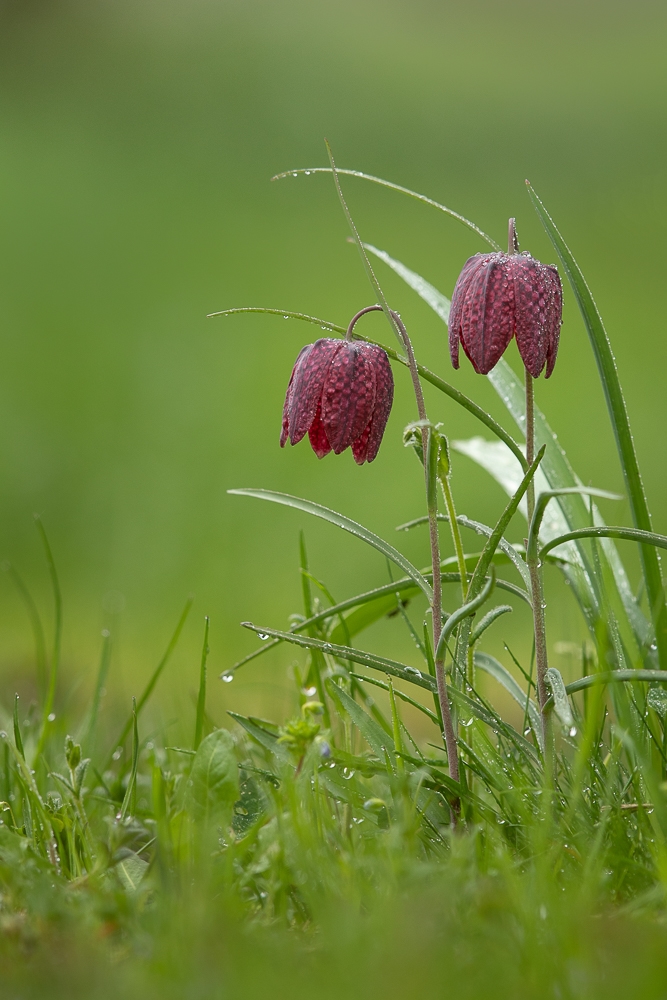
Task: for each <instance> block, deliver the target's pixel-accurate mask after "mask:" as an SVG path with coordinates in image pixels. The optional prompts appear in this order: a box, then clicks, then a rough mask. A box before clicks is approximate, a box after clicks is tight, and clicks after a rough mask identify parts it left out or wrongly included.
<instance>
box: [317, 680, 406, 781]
mask: <svg viewBox="0 0 667 1000" xmlns="http://www.w3.org/2000/svg"><path fill="white" fill-rule="evenodd" d="M327 687H328V689H329V693H330V694H331V696H332V697H333V698H334V699H336V700H338V701H339V702H340V704H341V705H342V706H343V708H344V709H345V711H346V712H347V714H348V715H349V716H350V718H351V719H352V722H353V723H354V724H355V726H356V727H357V729H358V730H359V732H360V733H361V735H362V736H363V738H364V739H365V740H366V742H367V743H368V745H369V747H370V748H371V750H372V751H373V753H374V754H375V756H376V757H378V758H379V759H380V760H384V759H385V754H390V759H391V760H392V761H393V759H394V756H395V753H396V746H395V744H394V740H393V739H392V737H391V736H390V735H389V733H386V732H385V731H384V729H382V728H381V727H380V726H378V724H377V722H376V721H375V720H374V719H371V717H370V715H367V714H366V712H364V710H363V708H362V707H361V705H358V704H357V702H356V701H355V700H354V698H350V696H349V694H348V693H347V691H345V690H344V689H343V688H342V687H339V686H338V685H336V684H334V683H333V681H329V683H328V685H327Z"/></svg>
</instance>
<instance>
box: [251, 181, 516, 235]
mask: <svg viewBox="0 0 667 1000" xmlns="http://www.w3.org/2000/svg"><path fill="white" fill-rule="evenodd" d="M336 172H337V173H338V174H343V175H345V176H347V177H358V178H360V179H361V180H364V181H371V182H372V183H373V184H380V185H381V186H382V187H386V188H389V189H390V190H392V191H398V192H399V193H400V194H407V195H408V196H409V197H410V198H415V199H416V200H417V201H421V202H423V203H424V204H425V205H430V206H431V208H437V209H438V211H439V212H444V213H445V215H450V216H451V217H452V218H453V219H456V221H457V222H460V223H461V224H462V225H464V226H467V228H468V229H472V231H473V232H474V233H477V235H478V236H481V238H482V239H483V240H484V241H485V242H486V243H488V244H489V246H491V247H493V249H494V250H500V249H501V248H500V247H499V246H498V244H497V243H496V241H495V240H492V239H491V237H490V236H487V235H486V233H485V232H483V231H482V230H481V229H480V228H479V226H476V225H475V223H474V222H471V221H470V220H469V219H466V218H465V216H463V215H459V213H458V212H455V211H453V209H451V208H447V206H446V205H441V204H440V203H439V202H437V201H434V200H433V199H432V198H428V197H427V196H426V195H425V194H418V193H417V192H416V191H411V190H410V189H409V188H406V187H403V186H402V185H401V184H394V183H393V182H392V181H385V180H383V178H382V177H374V176H373V175H372V174H365V173H363V172H362V171H361V170H346V169H343V168H338V167H337V168H336ZM330 173H332V170H331V168H330V167H301V168H299V169H297V170H286V171H284V172H283V173H281V174H276V175H275V177H272V178H271V180H272V181H279V180H282V179H283V178H285V177H298V176H299V175H300V174H301V175H305V176H308V175H310V174H330Z"/></svg>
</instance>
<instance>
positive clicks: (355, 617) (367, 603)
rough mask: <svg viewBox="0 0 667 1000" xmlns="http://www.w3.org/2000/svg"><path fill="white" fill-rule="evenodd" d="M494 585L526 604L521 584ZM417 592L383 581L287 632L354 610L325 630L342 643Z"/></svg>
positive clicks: (271, 645)
mask: <svg viewBox="0 0 667 1000" xmlns="http://www.w3.org/2000/svg"><path fill="white" fill-rule="evenodd" d="M499 548H500V545H499ZM503 552H504V550H503ZM479 557H480V553H479V552H477V553H471V554H469V555H467V556H466V563H467V564H468V565H469V566H470V568H471V569H472V568H474V567H475V566H476V564H477V562H478V560H479ZM494 561H495V562H496V563H502V562H507V561H508V560H506V559H500V558H498V554H497V553H496V557H495V558H494ZM455 564H456V559H455V558H454V557H451V558H449V559H445V560H443V563H442V565H443V566H449V565H451V566H453V565H455ZM424 578H425V579H426V580H427V581H428V582H429V583H430V582H431V579H432V574H431V573H429V572H428V571H424ZM440 579H441V580H442V582H443V583H460V581H461V577H460V575H459V573H447V572H443V573H441V574H440ZM496 587H498V588H499V589H500V590H504V591H506V592H507V593H508V594H512V595H513V596H515V597H518V598H519V599H520V600H522V601H524V602H525V603H526V604H530V595H529V594H528V593H527V592H526V591H525V590H522V589H521V587H517V586H515V584H513V583H510V582H509V581H508V580H501V579H497V580H496ZM419 593H420V588H419V587H418V586H417V585H416V583H415V582H414V581H413V580H411V579H409V578H403V579H400V580H397V581H396V582H395V583H387V584H385V585H384V586H382V587H377V588H375V589H374V590H369V591H367V592H366V593H364V594H358V595H357V596H356V597H350V598H348V599H347V600H346V601H341V602H340V604H335V605H333V606H332V607H330V608H325V609H324V610H323V611H320V612H318V614H316V615H313V617H312V618H308V619H306V621H303V622H299V624H298V625H295V626H294V627H293V628H292V629H291V630H290V631H291V632H293V633H297V634H298V633H300V632H304V631H308V629H309V628H310V627H311V626H312V625H317V624H319V623H322V622H326V621H329V620H330V619H331V618H338V617H339V616H340V615H341V614H342V613H343V612H344V611H348V610H350V609H354V610H352V614H350V615H346V616H345V627H344V628H343V626H342V625H341V624H340V623H339V624H338V625H335V626H334V628H333V629H332V630H331V631H330V632H329V639H330V640H331V642H334V643H343V644H344V643H345V642H347V638H348V635H349V637H350V638H353V637H354V636H355V635H358V633H359V632H362V631H363V630H364V629H365V628H368V627H369V626H370V625H373V624H374V623H375V622H377V621H379V620H380V618H383V617H384V616H385V615H388V614H390V613H391V612H393V611H395V610H396V598H397V595H399V594H400V596H401V599H402V600H405V601H407V600H410V599H412V598H413V597H416V596H417V595H418V594H419ZM281 642H282V639H273V640H271V641H269V642H263V643H262V645H261V646H259V647H258V648H257V649H255V650H253V652H252V653H249V654H248V655H247V656H244V657H243V659H242V660H238V661H237V662H236V663H235V664H234V665H233V666H232V667H230V668H229V669H228V670H225V671H224V672H223V675H222V676H229V675H230V674H232V673H235V672H236V671H237V670H238V669H239V668H240V667H243V666H245V664H246V663H250V662H251V661H252V660H255V659H257V657H259V656H262V655H263V654H264V653H266V652H268V650H270V649H275V647H276V646H279V645H280V643H281Z"/></svg>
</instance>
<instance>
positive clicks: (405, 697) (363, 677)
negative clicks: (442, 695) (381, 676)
mask: <svg viewBox="0 0 667 1000" xmlns="http://www.w3.org/2000/svg"><path fill="white" fill-rule="evenodd" d="M350 677H352V678H354V680H356V681H362V682H363V683H364V684H372V685H373V687H378V688H382V690H383V691H387V692H388V691H389V685H388V684H385V682H384V681H379V680H378V679H377V677H369V676H368V674H355V673H351V674H350ZM394 695H395V696H396V697H397V698H400V700H401V701H404V702H405V703H406V705H412V707H413V708H416V709H418V710H419V711H420V712H423V713H424V715H427V716H428V717H429V719H430V720H431V722H434V723H435V724H436V726H438V728H439V729H440V730H441V729H442V726H441V725H440V720H439V719H438V716H437V715H436V714H435V712H432V711H431V709H430V708H427V707H426V705H422V704H421V702H419V701H415V699H414V698H411V697H410V695H409V694H405V692H404V691H401V690H400V689H399V688H394Z"/></svg>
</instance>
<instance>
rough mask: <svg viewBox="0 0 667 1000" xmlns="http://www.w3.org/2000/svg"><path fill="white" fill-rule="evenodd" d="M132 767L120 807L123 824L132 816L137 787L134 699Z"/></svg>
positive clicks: (134, 704)
mask: <svg viewBox="0 0 667 1000" xmlns="http://www.w3.org/2000/svg"><path fill="white" fill-rule="evenodd" d="M131 725H132V767H131V769H130V780H129V781H128V783H127V788H126V789H125V795H124V796H123V804H122V806H121V807H120V821H121V823H122V822H123V820H124V819H126V818H127V816H128V815H134V812H135V810H134V809H133V808H132V805H133V802H134V799H135V791H136V786H137V766H138V764H139V729H138V727H137V701H136V698H133V699H132V716H131Z"/></svg>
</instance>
